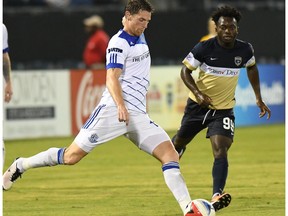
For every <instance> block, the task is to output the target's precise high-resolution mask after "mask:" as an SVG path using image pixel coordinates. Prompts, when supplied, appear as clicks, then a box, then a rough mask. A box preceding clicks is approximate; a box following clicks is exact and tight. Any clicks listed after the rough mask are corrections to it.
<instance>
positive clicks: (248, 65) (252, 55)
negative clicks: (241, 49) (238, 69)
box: [245, 43, 256, 68]
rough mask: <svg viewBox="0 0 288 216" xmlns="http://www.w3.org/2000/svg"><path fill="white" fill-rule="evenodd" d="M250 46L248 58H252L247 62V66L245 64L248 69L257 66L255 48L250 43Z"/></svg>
mask: <svg viewBox="0 0 288 216" xmlns="http://www.w3.org/2000/svg"><path fill="white" fill-rule="evenodd" d="M248 44H249V46H248V56H249V57H250V58H249V59H248V61H247V62H246V64H245V67H246V68H248V67H251V66H253V65H255V64H256V60H255V56H254V49H253V46H252V44H250V43H248Z"/></svg>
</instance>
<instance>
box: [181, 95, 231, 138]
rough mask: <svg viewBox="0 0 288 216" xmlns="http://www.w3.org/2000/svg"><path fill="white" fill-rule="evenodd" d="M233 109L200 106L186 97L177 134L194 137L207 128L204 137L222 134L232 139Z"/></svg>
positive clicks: (182, 136)
mask: <svg viewBox="0 0 288 216" xmlns="http://www.w3.org/2000/svg"><path fill="white" fill-rule="evenodd" d="M234 120H235V116H234V112H233V109H225V110H213V109H208V108H202V107H201V106H199V105H198V104H197V103H196V102H195V101H193V100H191V99H190V98H188V100H187V105H186V107H185V112H184V116H183V118H182V122H181V127H180V129H179V130H178V132H177V136H178V137H181V138H194V137H195V136H196V135H197V134H198V133H199V132H200V131H201V130H203V129H205V128H208V130H207V134H206V138H209V137H210V136H213V135H223V136H226V137H229V138H231V139H232V140H233V137H234Z"/></svg>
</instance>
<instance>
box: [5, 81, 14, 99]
mask: <svg viewBox="0 0 288 216" xmlns="http://www.w3.org/2000/svg"><path fill="white" fill-rule="evenodd" d="M12 95H13V91H12V85H11V83H10V82H9V83H7V84H6V86H5V89H4V101H5V102H7V103H9V102H10V100H11V99H12Z"/></svg>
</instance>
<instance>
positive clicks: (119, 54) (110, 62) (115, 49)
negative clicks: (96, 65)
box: [106, 35, 129, 69]
mask: <svg viewBox="0 0 288 216" xmlns="http://www.w3.org/2000/svg"><path fill="white" fill-rule="evenodd" d="M128 49H129V47H128V46H127V45H126V43H125V41H123V40H122V39H121V38H119V37H117V35H115V36H114V37H112V39H111V40H110V41H109V44H108V47H107V51H106V69H109V68H120V69H123V65H124V62H125V59H126V58H127V51H128Z"/></svg>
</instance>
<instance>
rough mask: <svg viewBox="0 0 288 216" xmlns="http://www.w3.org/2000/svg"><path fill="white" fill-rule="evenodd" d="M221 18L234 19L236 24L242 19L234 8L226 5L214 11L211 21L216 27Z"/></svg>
mask: <svg viewBox="0 0 288 216" xmlns="http://www.w3.org/2000/svg"><path fill="white" fill-rule="evenodd" d="M222 16H223V17H232V18H235V19H236V21H237V23H239V22H240V20H241V17H242V15H241V13H240V11H238V10H237V9H236V8H233V7H230V6H228V5H225V6H222V7H219V8H218V9H217V10H216V11H214V13H213V14H212V16H211V17H212V20H213V21H214V22H215V24H216V25H217V23H218V20H219V18H220V17H222Z"/></svg>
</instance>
